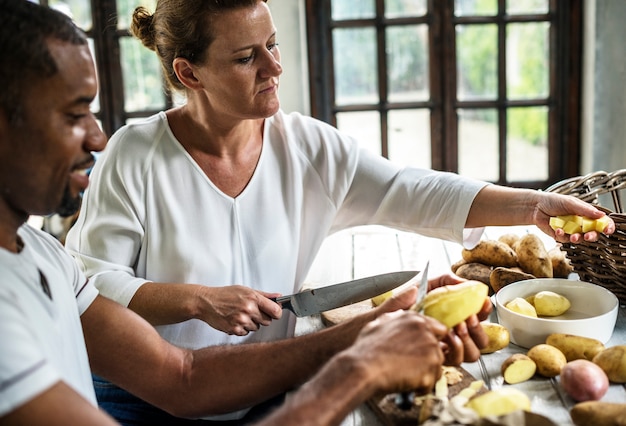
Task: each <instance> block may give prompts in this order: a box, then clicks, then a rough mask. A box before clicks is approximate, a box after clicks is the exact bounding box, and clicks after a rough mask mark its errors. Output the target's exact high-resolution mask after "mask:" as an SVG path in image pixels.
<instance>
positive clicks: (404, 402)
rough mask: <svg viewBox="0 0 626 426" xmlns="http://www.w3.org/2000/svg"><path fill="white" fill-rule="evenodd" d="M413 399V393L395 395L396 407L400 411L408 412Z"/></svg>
mask: <svg viewBox="0 0 626 426" xmlns="http://www.w3.org/2000/svg"><path fill="white" fill-rule="evenodd" d="M414 399H415V393H413V392H401V393H399V394H397V395H396V401H395V402H396V405H397V406H398V408H399V409H401V410H405V411H407V410H410V409H411V407H413V400H414Z"/></svg>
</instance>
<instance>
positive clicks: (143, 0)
mask: <svg viewBox="0 0 626 426" xmlns="http://www.w3.org/2000/svg"><path fill="white" fill-rule="evenodd" d="M116 6H117V27H118V28H119V29H126V28H130V23H131V20H132V17H133V11H134V10H135V8H136V7H138V6H144V7H145V8H146V9H148V11H149V12H150V13H153V12H154V9H155V8H156V0H116Z"/></svg>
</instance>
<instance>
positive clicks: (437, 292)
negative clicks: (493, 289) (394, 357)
mask: <svg viewBox="0 0 626 426" xmlns="http://www.w3.org/2000/svg"><path fill="white" fill-rule="evenodd" d="M488 292H489V286H488V285H486V284H484V283H482V282H480V281H464V282H462V283H460V284H455V285H446V286H443V287H439V288H436V289H434V290H432V291H430V292H429V293H428V294H426V297H425V298H424V301H423V306H424V315H427V316H429V317H432V318H435V319H436V320H438V321H439V322H441V323H442V324H444V325H446V326H447V327H448V328H452V327H454V326H456V325H457V324H459V323H461V322H463V321H465V320H466V319H467V318H468V317H469V316H471V315H474V314H477V313H478V312H480V310H481V309H482V307H483V304H484V303H485V298H486V297H487V294H488Z"/></svg>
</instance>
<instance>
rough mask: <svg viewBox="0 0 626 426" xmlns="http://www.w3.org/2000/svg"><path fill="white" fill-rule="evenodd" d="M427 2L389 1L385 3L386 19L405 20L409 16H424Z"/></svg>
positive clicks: (422, 0) (417, 0) (419, 0)
mask: <svg viewBox="0 0 626 426" xmlns="http://www.w3.org/2000/svg"><path fill="white" fill-rule="evenodd" d="M426 11H427V8H426V0H387V1H385V17H386V18H404V17H407V16H424V15H425V14H426Z"/></svg>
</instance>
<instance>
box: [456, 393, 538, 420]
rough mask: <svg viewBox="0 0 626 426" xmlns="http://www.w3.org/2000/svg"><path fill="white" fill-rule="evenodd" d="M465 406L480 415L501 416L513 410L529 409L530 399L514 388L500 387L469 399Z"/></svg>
mask: <svg viewBox="0 0 626 426" xmlns="http://www.w3.org/2000/svg"><path fill="white" fill-rule="evenodd" d="M466 407H468V408H471V409H472V410H474V411H475V412H476V414H478V415H479V416H480V417H486V416H503V415H505V414H509V413H512V412H514V411H519V410H524V411H530V399H529V398H528V396H527V395H526V394H525V393H524V392H522V391H520V390H518V389H515V388H508V387H507V388H500V389H495V390H492V391H489V392H486V393H484V394H482V395H479V396H476V397H474V398H472V399H470V400H469V402H468V403H467V404H466Z"/></svg>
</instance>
